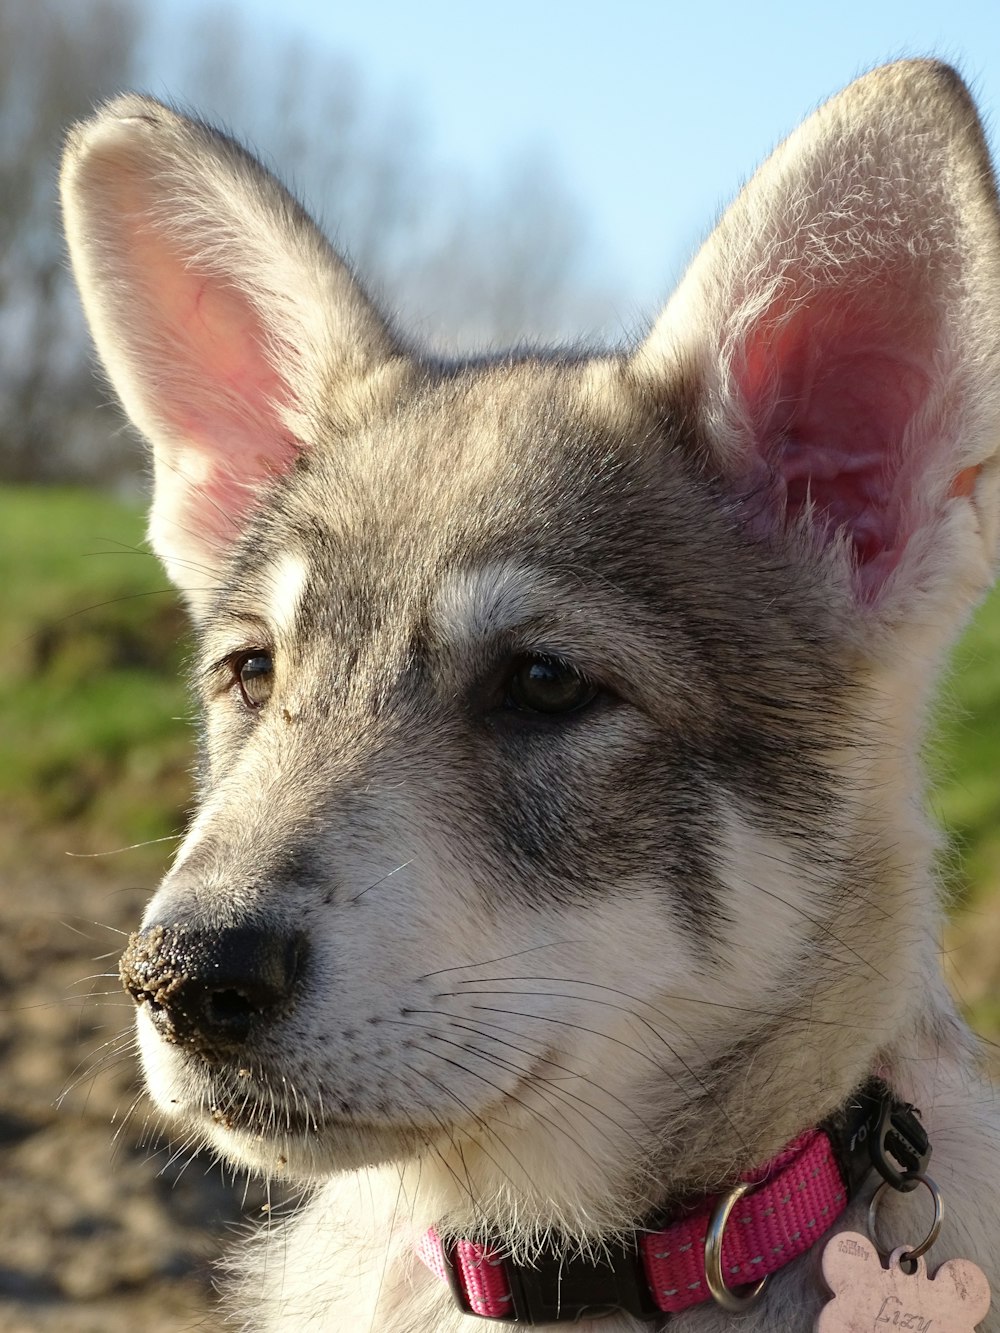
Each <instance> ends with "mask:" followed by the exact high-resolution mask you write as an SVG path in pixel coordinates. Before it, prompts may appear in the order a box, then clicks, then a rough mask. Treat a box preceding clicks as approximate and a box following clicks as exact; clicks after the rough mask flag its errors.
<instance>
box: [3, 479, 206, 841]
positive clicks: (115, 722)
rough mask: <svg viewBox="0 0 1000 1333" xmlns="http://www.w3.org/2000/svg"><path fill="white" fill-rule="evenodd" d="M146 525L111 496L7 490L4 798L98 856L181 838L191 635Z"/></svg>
mask: <svg viewBox="0 0 1000 1333" xmlns="http://www.w3.org/2000/svg"><path fill="white" fill-rule="evenodd" d="M143 526H144V520H143V517H142V515H141V513H140V512H139V510H138V508H133V507H130V506H128V505H125V504H122V503H120V502H118V501H115V500H113V499H110V498H108V497H106V496H101V495H95V494H91V493H88V492H83V491H76V490H48V489H46V490H38V489H32V488H26V487H2V488H0V574H2V576H3V584H4V586H3V591H2V596H0V633H2V642H3V643H4V645H5V659H6V666H7V676H8V679H7V689H6V690H4V691H3V692H2V694H0V736H2V737H3V741H2V745H3V750H4V757H3V762H2V764H0V798H2V799H3V802H4V806H5V808H6V809H8V810H12V811H13V812H14V814H15V816H16V818H17V821H18V822H19V823H20V824H21V825H22V826H23V827H26V828H27V829H29V830H34V829H40V828H51V827H52V826H54V825H63V824H69V825H75V826H77V827H78V829H79V830H81V831H85V833H86V843H87V844H88V845H89V844H90V843H93V844H94V849H96V848H97V847H98V846H99V847H108V846H117V845H120V844H121V843H126V842H138V841H140V840H143V839H148V838H157V837H162V836H166V835H168V834H170V833H174V832H176V831H177V829H178V827H179V826H180V824H181V823H182V821H183V812H184V808H185V806H186V804H187V801H188V793H189V786H190V784H189V779H188V769H189V767H190V761H191V742H192V732H191V728H190V727H188V726H186V725H183V724H182V723H179V722H178V721H177V720H176V719H177V718H180V717H185V716H186V715H187V714H188V713H189V711H190V706H189V703H188V700H187V698H186V693H185V689H184V686H183V682H182V674H183V657H184V647H185V638H184V636H185V623H184V617H183V615H182V613H181V611H180V609H179V607H178V605H177V599H176V596H175V594H174V593H173V592H172V591H170V590H168V588H167V585H166V581H165V579H164V577H163V574H162V572H161V571H160V568H159V566H158V565H157V563H156V562H155V560H154V559H153V558H152V557H151V556H150V555H149V554H148V553H146V552H145V550H144V548H143V544H142V533H143ZM76 845H79V842H77V844H76Z"/></svg>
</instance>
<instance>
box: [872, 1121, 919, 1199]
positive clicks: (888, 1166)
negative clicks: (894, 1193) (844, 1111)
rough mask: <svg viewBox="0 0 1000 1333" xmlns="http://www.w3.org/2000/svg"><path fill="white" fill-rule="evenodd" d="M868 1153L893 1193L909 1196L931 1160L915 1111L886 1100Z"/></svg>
mask: <svg viewBox="0 0 1000 1333" xmlns="http://www.w3.org/2000/svg"><path fill="white" fill-rule="evenodd" d="M868 1151H869V1152H870V1153H871V1159H872V1165H873V1166H874V1167H875V1170H876V1171H877V1172H878V1173H879V1175H880V1176H881V1177H882V1179H883V1180H885V1181H888V1183H889V1184H890V1185H891V1186H892V1188H893V1189H894V1190H900V1191H901V1192H902V1193H903V1194H908V1193H909V1191H910V1190H914V1189H916V1188H917V1186H918V1185H919V1184H920V1177H921V1176H922V1175H923V1174H924V1172H925V1171H926V1170H927V1165H928V1163H929V1162H930V1160H931V1144H930V1139H929V1138H928V1137H927V1131H926V1129H924V1127H923V1125H922V1124H921V1123H920V1112H919V1111H918V1110H917V1108H916V1107H915V1106H911V1105H910V1104H909V1102H897V1101H893V1100H892V1098H891V1097H886V1098H885V1099H884V1100H883V1102H882V1109H881V1113H880V1115H879V1118H878V1123H877V1124H876V1126H875V1132H874V1134H873V1135H872V1136H871V1138H870V1139H869V1142H868ZM900 1168H902V1169H900Z"/></svg>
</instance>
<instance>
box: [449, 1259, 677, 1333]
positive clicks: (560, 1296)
mask: <svg viewBox="0 0 1000 1333" xmlns="http://www.w3.org/2000/svg"><path fill="white" fill-rule="evenodd" d="M454 1246H455V1242H454V1241H442V1242H441V1252H442V1254H443V1255H444V1261H445V1268H446V1270H447V1275H448V1285H449V1287H450V1288H451V1294H452V1296H453V1297H454V1300H455V1304H456V1305H457V1306H458V1308H459V1309H460V1310H461V1311H462V1312H463V1313H464V1314H475V1313H476V1312H475V1311H474V1310H472V1309H470V1307H469V1303H468V1301H467V1300H466V1298H465V1293H464V1292H463V1291H462V1284H461V1282H460V1281H459V1278H458V1272H457V1270H456V1267H455V1262H454V1257H453V1252H454ZM500 1269H501V1271H502V1273H503V1275H504V1278H505V1279H506V1282H507V1290H508V1291H509V1293H510V1300H511V1305H512V1306H513V1307H514V1309H513V1313H512V1314H509V1315H503V1316H497V1315H479V1316H478V1318H480V1319H485V1320H488V1321H489V1322H490V1323H497V1324H553V1323H567V1324H569V1323H585V1322H587V1321H588V1320H591V1319H602V1318H606V1317H607V1316H608V1315H612V1314H616V1313H617V1312H618V1311H623V1312H624V1313H626V1314H630V1315H634V1316H635V1317H636V1318H637V1319H662V1320H666V1318H667V1316H666V1315H665V1314H664V1313H663V1311H662V1310H661V1309H660V1308H659V1306H658V1305H656V1304H655V1302H654V1301H653V1297H652V1294H651V1292H650V1289H649V1283H648V1281H647V1280H646V1273H645V1270H644V1268H643V1266H642V1256H641V1255H640V1254H639V1251H638V1248H637V1247H633V1246H630V1247H628V1248H627V1249H626V1248H624V1247H622V1246H620V1245H619V1246H616V1247H615V1249H614V1250H613V1251H612V1254H611V1255H610V1256H609V1255H607V1254H601V1255H600V1256H595V1257H594V1258H592V1259H591V1258H586V1257H584V1256H581V1255H558V1254H553V1253H551V1252H550V1253H545V1254H542V1255H540V1256H539V1258H538V1259H537V1260H536V1261H535V1262H534V1263H533V1264H531V1265H530V1266H529V1265H524V1266H522V1265H519V1264H512V1263H511V1262H510V1260H508V1259H504V1260H501V1262H500Z"/></svg>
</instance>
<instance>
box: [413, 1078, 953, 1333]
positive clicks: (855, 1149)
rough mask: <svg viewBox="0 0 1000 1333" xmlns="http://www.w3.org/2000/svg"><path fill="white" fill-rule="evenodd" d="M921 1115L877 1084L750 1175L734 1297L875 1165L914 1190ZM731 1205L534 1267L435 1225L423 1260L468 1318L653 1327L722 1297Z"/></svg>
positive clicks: (789, 1257)
mask: <svg viewBox="0 0 1000 1333" xmlns="http://www.w3.org/2000/svg"><path fill="white" fill-rule="evenodd" d="M918 1114H919V1113H918V1112H916V1111H914V1109H913V1108H912V1107H910V1106H908V1105H906V1104H905V1103H902V1102H899V1101H897V1100H895V1099H894V1098H893V1096H892V1094H891V1093H890V1092H889V1089H888V1088H887V1087H886V1086H885V1085H884V1084H882V1083H880V1082H878V1081H877V1080H872V1081H871V1082H869V1083H867V1084H865V1085H864V1087H863V1088H862V1089H860V1090H859V1092H858V1093H857V1094H855V1095H854V1096H853V1097H852V1098H850V1099H849V1101H848V1103H847V1104H846V1105H845V1107H844V1108H842V1110H841V1111H840V1112H838V1113H837V1114H836V1115H835V1116H833V1117H831V1119H830V1120H829V1121H826V1122H824V1124H823V1125H821V1126H820V1127H819V1128H818V1129H810V1130H808V1131H806V1133H804V1134H801V1135H800V1136H799V1137H798V1138H797V1139H795V1140H794V1141H793V1142H792V1143H790V1144H789V1145H788V1147H787V1148H785V1149H784V1150H783V1151H782V1152H781V1153H779V1154H778V1156H777V1157H775V1158H774V1159H773V1160H772V1161H770V1162H768V1163H767V1165H766V1166H764V1167H761V1168H759V1169H757V1170H755V1171H752V1172H750V1173H748V1174H747V1175H745V1176H744V1177H742V1181H743V1182H745V1183H747V1184H749V1185H750V1186H751V1187H752V1188H751V1189H750V1190H749V1191H748V1192H747V1193H746V1194H744V1195H743V1196H742V1197H739V1198H738V1199H737V1200H736V1202H735V1203H734V1204H733V1206H732V1210H731V1212H730V1213H729V1217H728V1220H727V1221H726V1223H725V1227H724V1230H723V1233H722V1241H721V1255H720V1257H721V1279H722V1282H723V1283H724V1285H725V1287H726V1288H730V1289H731V1288H738V1287H740V1286H742V1285H744V1284H746V1283H753V1284H756V1283H758V1282H759V1281H760V1280H761V1279H762V1278H764V1277H767V1276H768V1275H769V1274H771V1273H774V1272H777V1271H778V1270H779V1269H781V1268H784V1267H785V1265H786V1264H789V1263H791V1262H792V1261H793V1260H794V1259H797V1258H798V1257H799V1255H802V1254H804V1253H805V1252H806V1251H807V1250H809V1249H810V1248H811V1247H812V1246H813V1245H814V1244H815V1243H816V1241H817V1240H818V1239H819V1238H820V1237H821V1236H822V1235H823V1234H824V1233H825V1232H827V1231H828V1230H829V1229H830V1227H832V1226H833V1224H834V1223H835V1222H836V1220H837V1219H838V1218H839V1217H840V1216H841V1214H842V1213H843V1212H844V1210H845V1209H846V1207H847V1204H848V1202H849V1200H850V1199H851V1198H852V1197H853V1196H854V1194H855V1193H856V1192H857V1191H858V1189H860V1187H861V1185H862V1184H863V1182H864V1180H865V1179H866V1178H867V1176H868V1175H869V1173H870V1171H871V1169H872V1167H873V1166H874V1167H876V1168H877V1169H878V1170H879V1172H880V1174H882V1175H883V1176H884V1177H885V1178H886V1179H887V1180H889V1181H890V1183H892V1184H894V1185H895V1186H896V1188H897V1189H899V1188H910V1185H909V1184H908V1183H907V1181H908V1179H909V1177H912V1176H913V1175H914V1174H916V1173H917V1172H918V1171H920V1170H923V1168H924V1167H925V1166H926V1164H927V1160H928V1158H929V1157H930V1146H929V1143H928V1141H927V1136H926V1133H925V1132H924V1130H923V1126H922V1125H921V1124H920V1121H919V1119H918V1118H917V1117H918ZM887 1153H888V1154H890V1155H891V1156H887ZM893 1158H894V1159H895V1161H893V1160H892V1159H893ZM897 1163H899V1164H901V1166H902V1169H900V1167H899V1165H897ZM738 1192H739V1191H737V1190H734V1191H732V1192H731V1194H730V1196H728V1197H729V1198H730V1199H732V1197H733V1196H735V1195H736V1194H737V1193H738ZM726 1199H727V1196H726V1195H723V1196H722V1199H721V1200H720V1199H710V1200H707V1201H703V1202H702V1203H701V1205H700V1206H698V1207H697V1208H696V1209H695V1210H691V1211H687V1212H685V1213H684V1215H683V1216H681V1217H679V1218H676V1220H674V1221H672V1222H670V1224H669V1225H666V1226H660V1225H658V1223H657V1222H652V1223H651V1224H650V1225H649V1226H648V1227H644V1228H642V1229H641V1230H639V1231H637V1232H635V1233H634V1237H633V1241H632V1244H631V1245H630V1246H629V1247H625V1246H622V1245H621V1244H618V1245H614V1244H611V1245H608V1246H607V1247H606V1248H607V1250H608V1251H609V1253H608V1256H607V1257H602V1258H599V1259H593V1260H591V1259H584V1258H581V1257H573V1256H569V1257H566V1256H559V1255H556V1254H551V1255H543V1256H542V1257H541V1259H540V1260H539V1261H538V1262H537V1263H535V1264H534V1265H531V1266H522V1265H515V1264H513V1263H511V1262H509V1261H508V1260H506V1259H505V1258H504V1256H503V1254H502V1251H501V1250H500V1249H499V1248H498V1246H496V1245H492V1244H489V1243H480V1242H476V1241H471V1240H463V1239H457V1240H452V1241H450V1242H447V1243H446V1242H444V1241H442V1239H441V1237H440V1236H439V1235H438V1233H437V1231H436V1230H435V1229H434V1228H433V1227H431V1229H430V1230H429V1231H428V1232H426V1234H425V1235H424V1236H423V1237H421V1239H420V1241H419V1242H418V1245H417V1254H418V1255H419V1257H420V1258H421V1259H422V1260H423V1262H424V1263H425V1264H426V1265H427V1267H428V1268H429V1269H430V1270H431V1272H432V1273H434V1274H435V1275H436V1276H437V1277H438V1278H440V1279H441V1280H442V1281H445V1282H448V1283H449V1285H450V1286H451V1289H452V1294H453V1296H454V1298H455V1301H456V1303H457V1304H458V1306H459V1308H460V1309H462V1310H464V1311H465V1312H466V1313H468V1314H474V1315H478V1316H480V1317H481V1318H485V1319H497V1320H503V1321H505V1322H510V1323H521V1324H544V1323H554V1322H560V1321H566V1322H572V1321H574V1320H576V1319H579V1318H580V1317H581V1316H582V1317H588V1315H589V1316H590V1317H593V1316H594V1315H597V1314H599V1313H602V1312H605V1311H606V1312H608V1313H612V1312H614V1311H616V1310H624V1311H627V1312H628V1313H631V1314H633V1315H634V1316H636V1317H638V1318H640V1319H647V1320H654V1321H655V1320H656V1319H657V1318H658V1317H659V1316H660V1315H663V1314H676V1313H677V1312H679V1311H681V1310H686V1309H687V1308H688V1307H689V1306H692V1305H698V1304H700V1303H702V1302H704V1301H708V1300H711V1299H712V1298H713V1294H714V1295H715V1299H719V1294H718V1292H717V1291H716V1292H715V1293H713V1292H712V1291H711V1290H710V1288H709V1284H708V1280H707V1277H706V1248H707V1246H706V1242H707V1240H708V1236H709V1230H710V1227H711V1225H712V1219H713V1215H715V1216H716V1217H718V1209H719V1204H720V1202H724V1201H725V1200H726ZM717 1225H718V1224H717ZM708 1248H709V1249H714V1248H715V1247H714V1243H713V1244H710V1245H709V1246H708ZM731 1308H735V1304H734V1306H733V1307H731Z"/></svg>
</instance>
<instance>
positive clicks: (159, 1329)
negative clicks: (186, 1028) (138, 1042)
mask: <svg viewBox="0 0 1000 1333" xmlns="http://www.w3.org/2000/svg"><path fill="white" fill-rule="evenodd" d="M4 832H6V833H7V834H8V835H9V836H8V837H6V838H4V837H2V834H3V833H4ZM55 841H56V842H58V839H57V840H55ZM70 845H72V844H70ZM0 849H2V852H0V1333H36V1331H37V1333H136V1330H142V1333H179V1331H180V1330H187V1329H200V1330H204V1331H205V1333H215V1330H218V1329H219V1328H220V1327H221V1320H220V1318H219V1316H218V1315H217V1313H216V1312H215V1311H214V1309H213V1303H214V1302H213V1291H212V1279H211V1271H210V1268H211V1261H212V1259H213V1258H214V1257H215V1256H216V1254H217V1253H218V1251H219V1249H220V1248H221V1247H222V1245H223V1244H225V1242H226V1240H227V1238H231V1233H232V1228H233V1227H234V1226H236V1225H238V1224H239V1223H240V1222H241V1221H243V1220H252V1219H253V1218H255V1217H260V1215H261V1207H262V1204H263V1199H262V1197H261V1194H260V1191H259V1189H258V1188H257V1187H251V1188H250V1190H249V1193H248V1194H247V1196H246V1199H245V1200H244V1192H245V1190H246V1181H245V1180H240V1181H238V1182H236V1183H235V1185H234V1184H233V1183H232V1182H224V1181H223V1180H222V1178H221V1174H220V1171H219V1168H218V1167H213V1166H212V1165H211V1164H210V1163H209V1161H208V1160H203V1159H201V1158H196V1159H194V1160H189V1158H188V1156H186V1155H182V1156H181V1157H179V1158H177V1159H176V1160H172V1158H171V1152H170V1150H169V1149H168V1148H167V1146H166V1145H165V1143H164V1142H163V1141H162V1140H160V1141H159V1143H158V1141H157V1139H156V1136H155V1134H154V1132H153V1131H154V1127H153V1126H152V1125H151V1124H150V1123H148V1122H147V1113H148V1104H147V1103H146V1102H145V1100H144V1099H142V1098H140V1099H139V1101H138V1103H137V1104H136V1105H135V1109H134V1111H133V1112H132V1113H131V1114H128V1112H129V1108H130V1107H131V1106H132V1105H133V1103H135V1102H136V1098H137V1096H138V1083H137V1079H136V1069H135V1064H134V1061H133V1058H132V1054H131V1050H130V1049H129V1037H130V1030H131V1007H132V1006H131V1003H130V1002H129V1000H128V998H127V997H126V996H125V994H124V993H123V992H122V991H121V989H120V986H119V983H118V980H117V976H116V971H115V969H116V961H117V955H118V953H119V952H120V950H121V947H122V943H123V937H122V934H121V933H120V932H127V931H129V930H131V929H133V928H134V926H135V924H136V922H137V920H138V918H139V915H140V912H141V909H142V904H143V902H144V901H145V899H146V897H147V894H148V887H147V886H146V885H139V884H137V883H134V882H133V883H130V881H129V879H128V878H127V876H128V873H129V872H128V867H127V865H125V864H123V858H121V857H109V858H107V859H104V858H100V859H96V860H72V859H70V858H68V857H67V856H66V855H65V852H64V851H63V850H62V848H60V847H58V846H47V847H45V848H38V847H30V846H25V845H24V840H23V839H22V845H21V846H20V847H18V845H17V841H16V839H15V837H14V831H13V830H6V831H4V830H0ZM125 859H126V860H127V858H125ZM19 861H20V862H21V867H20V868H19V864H18V862H19ZM147 865H148V861H147ZM29 867H30V868H29ZM97 923H101V924H97ZM61 1094H65V1095H64V1096H62V1100H61V1101H59V1099H60V1096H61ZM57 1103H58V1104H57ZM230 1327H231V1326H230Z"/></svg>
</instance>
